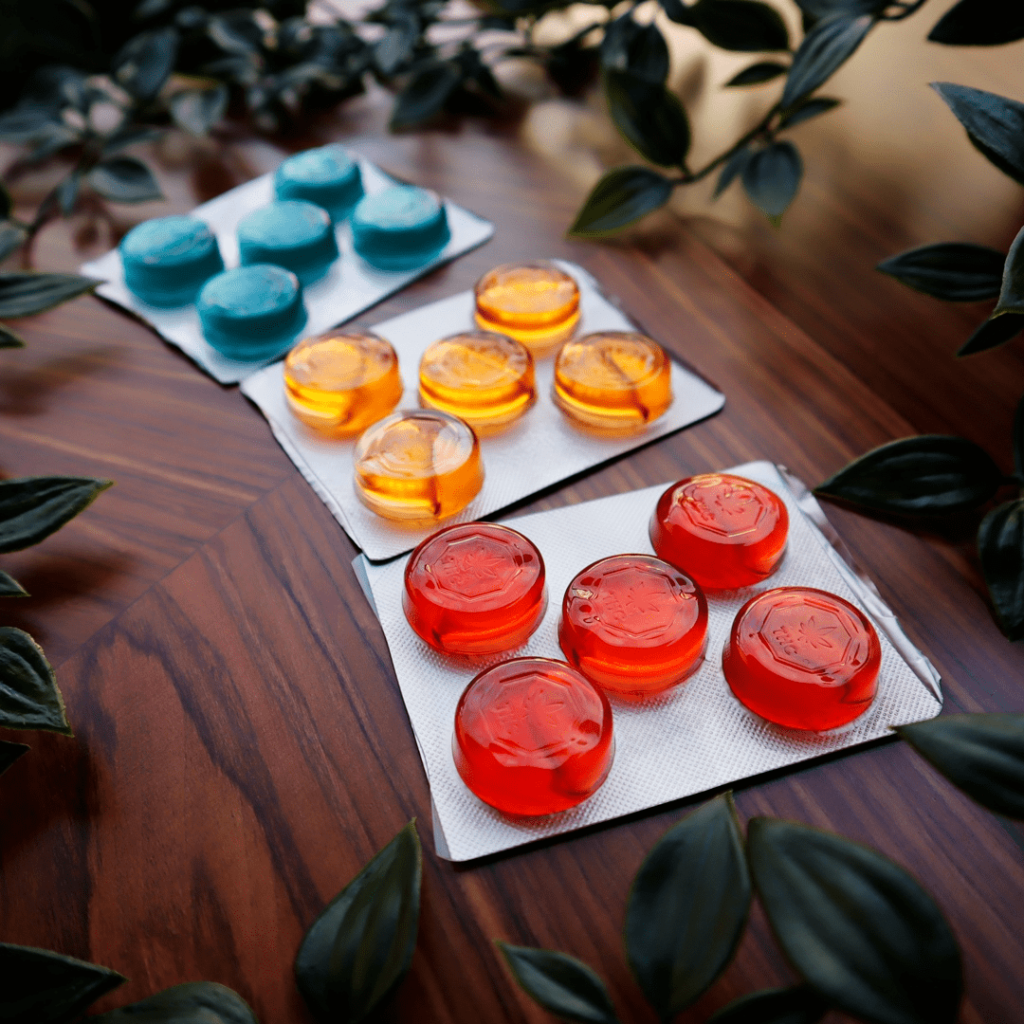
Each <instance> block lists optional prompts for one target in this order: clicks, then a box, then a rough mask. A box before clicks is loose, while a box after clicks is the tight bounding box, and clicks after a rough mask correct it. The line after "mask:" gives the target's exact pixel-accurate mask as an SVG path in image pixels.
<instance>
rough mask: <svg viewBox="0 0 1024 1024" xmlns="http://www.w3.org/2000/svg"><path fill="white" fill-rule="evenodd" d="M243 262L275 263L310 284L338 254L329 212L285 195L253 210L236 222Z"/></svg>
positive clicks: (320, 275)
mask: <svg viewBox="0 0 1024 1024" xmlns="http://www.w3.org/2000/svg"><path fill="white" fill-rule="evenodd" d="M238 251H239V254H240V257H241V263H242V265H243V266H248V265H249V264H253V263H276V264H277V265H278V266H279V267H284V268H285V269H286V270H290V271H292V272H293V273H294V274H295V275H296V276H297V277H298V279H299V280H300V281H301V282H302V283H303V284H311V283H312V282H313V281H315V280H316V279H317V278H319V277H323V275H324V274H325V273H326V272H327V269H328V268H329V267H330V265H331V264H332V263H333V262H334V261H335V260H336V259H337V258H338V243H337V240H336V239H335V237H334V225H333V224H332V223H331V217H330V214H329V213H327V211H326V210H324V209H322V208H321V207H319V206H315V205H314V204H313V203H306V202H303V201H302V200H301V199H286V200H283V201H282V202H278V203H271V204H270V205H269V206H264V207H262V208H261V209H259V210H254V211H253V212H252V213H250V214H249V215H248V216H246V217H243V218H242V220H241V221H240V222H239V225H238Z"/></svg>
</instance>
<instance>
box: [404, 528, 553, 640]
mask: <svg viewBox="0 0 1024 1024" xmlns="http://www.w3.org/2000/svg"><path fill="white" fill-rule="evenodd" d="M402 606H403V607H404V609H405V617H406V618H407V619H408V620H409V625H410V626H412V628H413V629H414V630H415V631H416V633H418V634H419V636H420V637H422V638H423V639H424V640H425V641H426V642H427V643H428V644H430V646H431V647H436V648H437V650H439V651H444V652H445V653H447V654H497V653H498V652H499V651H511V650H513V649H514V648H516V647H520V646H521V645H522V644H524V643H526V641H527V640H528V639H529V637H530V634H531V633H533V631H534V630H535V629H536V628H537V626H538V625H539V624H540V620H541V619H542V618H543V617H544V611H545V609H546V608H547V591H546V590H545V586H544V559H543V558H541V554H540V552H539V551H538V550H537V548H536V546H535V545H534V544H533V542H532V541H530V540H528V539H527V538H526V537H524V536H523V535H522V534H521V533H518V532H516V531H515V530H510V529H509V528H508V527H507V526H498V525H496V524H494V523H461V524H459V525H456V526H447V527H445V528H444V529H443V530H438V531H437V533H434V534H431V536H429V537H428V538H427V539H426V540H425V541H423V542H422V543H421V544H420V545H419V547H417V548H416V550H415V551H413V553H412V554H411V555H410V556H409V561H408V562H407V563H406V567H405V590H404V592H403V594H402Z"/></svg>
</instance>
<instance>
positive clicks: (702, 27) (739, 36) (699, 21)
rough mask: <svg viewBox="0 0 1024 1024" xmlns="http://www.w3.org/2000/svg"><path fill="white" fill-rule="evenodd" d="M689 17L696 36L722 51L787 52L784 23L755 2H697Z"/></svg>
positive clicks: (787, 34) (716, 0)
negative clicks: (700, 36)
mask: <svg viewBox="0 0 1024 1024" xmlns="http://www.w3.org/2000/svg"><path fill="white" fill-rule="evenodd" d="M690 13H691V16H692V18H693V23H694V25H695V26H696V28H697V30H698V31H699V32H700V34H701V35H702V36H704V38H705V39H706V40H707V41H708V42H709V43H711V44H712V45H714V46H719V47H721V48H722V49H723V50H733V51H736V52H740V53H757V52H758V51H762V50H788V49H789V33H788V32H787V31H786V23H785V22H784V21H783V20H782V18H781V17H780V16H779V13H778V12H777V11H776V10H775V9H774V8H772V7H769V6H768V5H767V4H762V3H756V2H755V0H698V2H697V3H696V4H695V5H694V6H693V7H692V8H691V9H690Z"/></svg>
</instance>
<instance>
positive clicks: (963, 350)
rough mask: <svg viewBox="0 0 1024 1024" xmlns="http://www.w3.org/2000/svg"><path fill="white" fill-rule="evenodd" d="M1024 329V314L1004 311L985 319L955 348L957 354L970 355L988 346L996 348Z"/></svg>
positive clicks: (983, 350)
mask: <svg viewBox="0 0 1024 1024" xmlns="http://www.w3.org/2000/svg"><path fill="white" fill-rule="evenodd" d="M1021 331H1024V314H1019V313H1004V314H1003V315H1002V316H997V317H994V318H993V319H990V320H986V321H985V322H984V323H983V324H982V325H981V326H980V327H979V328H978V329H977V330H976V331H975V332H974V333H973V334H972V335H971V336H970V337H969V338H968V339H967V340H966V341H965V342H964V343H963V344H962V345H961V346H960V348H959V349H957V353H956V354H957V355H958V356H972V355H975V354H976V353H978V352H986V351H988V349H990V348H998V347H999V346H1000V345H1005V344H1006V343H1007V342H1008V341H1012V340H1013V339H1014V338H1016V337H1017V335H1018V334H1020V332H1021Z"/></svg>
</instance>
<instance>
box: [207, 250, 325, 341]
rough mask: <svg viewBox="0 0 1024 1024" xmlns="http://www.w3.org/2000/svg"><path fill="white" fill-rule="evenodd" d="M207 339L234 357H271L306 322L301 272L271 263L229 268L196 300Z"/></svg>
mask: <svg viewBox="0 0 1024 1024" xmlns="http://www.w3.org/2000/svg"><path fill="white" fill-rule="evenodd" d="M196 308H197V310H198V311H199V320H200V322H201V323H202V325H203V335H204V336H205V338H206V340H207V341H208V342H209V343H210V344H211V345H212V346H213V347H214V348H215V349H216V350H217V351H218V352H221V353H222V354H224V355H226V356H229V357H230V358H232V359H242V360H254V359H270V358H272V357H273V356H275V355H278V354H279V353H280V352H283V351H284V350H285V349H287V348H288V347H289V346H290V345H291V343H292V342H293V341H294V340H295V338H296V336H297V335H298V334H299V332H300V331H301V330H302V329H303V327H305V326H306V307H305V305H304V304H303V301H302V285H301V284H300V283H299V281H298V278H296V276H295V275H294V274H292V273H290V272H289V271H287V270H284V269H282V268H281V267H276V266H271V265H270V264H268V263H263V264H256V265H253V266H248V267H235V269H234V270H226V271H225V272H224V273H223V274H218V275H217V276H216V277H215V278H213V279H212V280H211V281H208V282H207V283H206V285H205V287H204V288H203V290H202V291H201V292H200V293H199V298H198V299H197V300H196Z"/></svg>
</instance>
